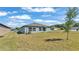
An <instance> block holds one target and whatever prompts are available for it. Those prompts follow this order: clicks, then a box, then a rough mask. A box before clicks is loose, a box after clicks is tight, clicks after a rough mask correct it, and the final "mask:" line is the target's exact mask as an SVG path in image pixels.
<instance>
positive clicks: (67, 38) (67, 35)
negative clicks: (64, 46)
mask: <svg viewBox="0 0 79 59" xmlns="http://www.w3.org/2000/svg"><path fill="white" fill-rule="evenodd" d="M67 40H69V32H67Z"/></svg>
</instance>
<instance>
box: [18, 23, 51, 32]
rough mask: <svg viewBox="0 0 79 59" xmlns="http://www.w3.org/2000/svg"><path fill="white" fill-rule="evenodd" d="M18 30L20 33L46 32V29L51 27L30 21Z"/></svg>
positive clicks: (49, 29) (48, 29)
mask: <svg viewBox="0 0 79 59" xmlns="http://www.w3.org/2000/svg"><path fill="white" fill-rule="evenodd" d="M19 31H20V32H22V33H29V32H31V33H36V32H48V31H51V28H50V27H49V26H46V25H43V24H38V23H32V24H29V25H25V26H23V27H21V29H20V30H19Z"/></svg>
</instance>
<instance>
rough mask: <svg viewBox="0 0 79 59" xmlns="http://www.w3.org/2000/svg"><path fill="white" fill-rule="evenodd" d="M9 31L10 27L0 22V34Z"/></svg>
mask: <svg viewBox="0 0 79 59" xmlns="http://www.w3.org/2000/svg"><path fill="white" fill-rule="evenodd" d="M9 31H10V27H8V26H6V25H3V24H1V23H0V36H2V35H4V34H6V33H8V32H9Z"/></svg>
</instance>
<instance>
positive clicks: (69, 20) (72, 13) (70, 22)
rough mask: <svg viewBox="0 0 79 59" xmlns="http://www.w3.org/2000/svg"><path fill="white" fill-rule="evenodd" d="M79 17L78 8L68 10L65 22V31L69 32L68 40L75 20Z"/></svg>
mask: <svg viewBox="0 0 79 59" xmlns="http://www.w3.org/2000/svg"><path fill="white" fill-rule="evenodd" d="M77 15H78V8H76V7H71V8H68V10H67V13H66V18H65V20H66V22H65V31H66V32H67V40H68V39H69V38H68V37H69V30H70V29H71V28H72V27H73V25H74V24H75V21H74V18H75V17H76V16H77Z"/></svg>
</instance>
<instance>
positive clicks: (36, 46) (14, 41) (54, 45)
mask: <svg viewBox="0 0 79 59" xmlns="http://www.w3.org/2000/svg"><path fill="white" fill-rule="evenodd" d="M54 38H56V39H62V40H57V41H46V40H47V39H54ZM0 50H1V51H2V50H3V51H8V50H10V51H73V50H74V51H78V50H79V32H70V34H69V40H66V33H65V32H62V31H53V32H42V33H33V34H28V35H25V34H16V33H14V32H10V33H8V34H6V35H4V37H1V38H0Z"/></svg>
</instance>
